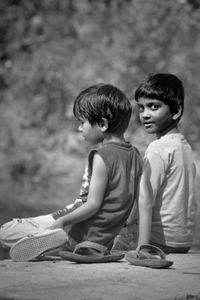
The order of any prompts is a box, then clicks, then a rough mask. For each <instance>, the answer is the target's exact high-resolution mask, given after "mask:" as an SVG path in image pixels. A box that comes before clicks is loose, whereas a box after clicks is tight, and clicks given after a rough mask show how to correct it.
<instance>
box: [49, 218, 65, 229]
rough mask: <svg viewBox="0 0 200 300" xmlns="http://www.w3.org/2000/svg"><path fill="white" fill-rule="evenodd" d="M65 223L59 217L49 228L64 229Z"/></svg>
mask: <svg viewBox="0 0 200 300" xmlns="http://www.w3.org/2000/svg"><path fill="white" fill-rule="evenodd" d="M63 227H64V224H63V222H62V221H61V220H60V219H57V220H56V221H55V222H54V223H53V224H51V225H50V226H49V227H48V228H47V229H51V230H52V229H58V228H61V229H63Z"/></svg>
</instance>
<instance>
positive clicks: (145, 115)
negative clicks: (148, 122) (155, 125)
mask: <svg viewBox="0 0 200 300" xmlns="http://www.w3.org/2000/svg"><path fill="white" fill-rule="evenodd" d="M150 117H151V113H150V110H149V109H148V108H145V109H144V110H143V112H142V113H140V118H142V119H144V120H145V119H149V118H150Z"/></svg>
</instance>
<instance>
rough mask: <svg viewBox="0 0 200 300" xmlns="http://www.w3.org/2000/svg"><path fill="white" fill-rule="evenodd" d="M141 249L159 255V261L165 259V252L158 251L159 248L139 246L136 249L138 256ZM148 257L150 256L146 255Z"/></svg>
mask: <svg viewBox="0 0 200 300" xmlns="http://www.w3.org/2000/svg"><path fill="white" fill-rule="evenodd" d="M142 249H147V250H152V251H153V252H155V254H157V255H159V256H160V258H161V259H165V258H166V255H165V252H164V251H163V250H162V249H160V248H158V247H156V246H153V245H148V244H147V245H141V246H140V247H139V248H138V250H137V252H138V254H139V252H140V251H141V250H142ZM143 253H144V252H143ZM145 254H146V253H145ZM148 255H150V254H149V253H147V256H148Z"/></svg>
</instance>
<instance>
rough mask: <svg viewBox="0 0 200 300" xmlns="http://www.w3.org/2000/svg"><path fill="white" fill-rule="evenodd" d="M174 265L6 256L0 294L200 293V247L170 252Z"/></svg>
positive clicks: (109, 298)
mask: <svg viewBox="0 0 200 300" xmlns="http://www.w3.org/2000/svg"><path fill="white" fill-rule="evenodd" d="M167 259H168V260H173V261H174V264H173V266H172V267H171V268H169V269H150V268H145V267H137V266H133V265H130V264H129V263H128V262H126V261H125V259H123V260H122V261H120V262H117V263H104V264H75V263H71V262H68V261H64V260H54V261H41V262H13V261H11V260H1V261H0V299H6V300H7V299H12V300H13V299H20V300H25V299H34V300H36V299H40V300H47V299H48V300H54V299H55V300H66V299H67V300H68V299H69V300H71V299H73V300H113V299H115V300H122V299H123V300H134V299H135V300H136V299H137V300H145V299H148V300H162V299H163V300H164V299H176V300H179V299H184V300H186V299H187V300H197V299H198V300H199V299H200V251H199V250H193V251H191V253H189V254H173V255H172V254H170V255H168V256H167Z"/></svg>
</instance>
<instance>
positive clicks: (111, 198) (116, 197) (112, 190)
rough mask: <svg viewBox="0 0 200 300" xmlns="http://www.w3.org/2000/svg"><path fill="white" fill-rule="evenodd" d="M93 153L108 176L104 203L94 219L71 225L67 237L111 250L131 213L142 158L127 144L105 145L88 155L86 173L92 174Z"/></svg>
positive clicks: (111, 143)
mask: <svg viewBox="0 0 200 300" xmlns="http://www.w3.org/2000/svg"><path fill="white" fill-rule="evenodd" d="M95 153H98V154H99V155H100V156H101V158H102V159H103V161H104V163H105V166H106V171H107V174H108V183H107V188H106V191H105V196H104V199H103V203H102V205H101V207H100V209H99V211H98V212H97V213H96V214H95V215H94V216H92V217H90V218H89V219H87V220H84V221H82V222H80V223H78V224H74V225H72V227H71V229H70V231H69V235H70V236H71V237H72V238H73V239H74V240H75V241H76V242H77V243H80V242H82V241H85V240H87V241H92V242H96V243H99V244H101V245H104V246H106V247H108V249H111V247H112V244H113V241H114V238H115V236H116V235H117V234H118V233H119V231H120V230H121V228H122V227H123V225H124V223H125V222H126V220H127V218H128V216H129V214H130V212H131V210H132V207H133V204H134V200H135V198H136V195H137V189H138V185H139V180H140V176H141V172H142V158H141V156H140V154H139V152H138V150H137V149H136V148H135V147H133V146H132V145H131V144H130V143H127V142H124V143H123V142H122V143H116V142H106V143H104V144H103V145H102V147H101V148H99V149H95V150H92V151H91V152H90V153H89V156H88V172H89V174H92V164H93V157H94V154H95Z"/></svg>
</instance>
